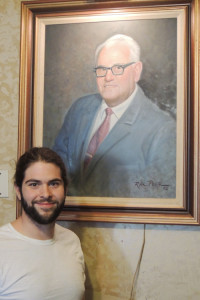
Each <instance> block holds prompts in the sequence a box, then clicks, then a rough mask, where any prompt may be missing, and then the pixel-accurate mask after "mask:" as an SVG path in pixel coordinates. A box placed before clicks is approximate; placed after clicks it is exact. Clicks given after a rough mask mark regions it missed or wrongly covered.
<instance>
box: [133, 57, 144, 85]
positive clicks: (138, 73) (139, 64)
mask: <svg viewBox="0 0 200 300" xmlns="http://www.w3.org/2000/svg"><path fill="white" fill-rule="evenodd" d="M134 70H135V82H138V81H139V80H140V76H141V74H142V62H141V61H138V62H136V63H135V65H134Z"/></svg>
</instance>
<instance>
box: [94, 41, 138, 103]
mask: <svg viewBox="0 0 200 300" xmlns="http://www.w3.org/2000/svg"><path fill="white" fill-rule="evenodd" d="M130 62H131V59H130V49H129V47H128V46H127V44H125V43H119V42H118V43H117V42H116V43H114V44H112V45H109V46H106V47H104V48H103V49H102V50H101V52H100V54H99V57H98V60H97V66H103V67H112V66H114V65H124V64H127V63H130ZM141 71H142V63H141V62H137V63H135V64H132V65H130V66H128V67H126V68H125V69H124V72H123V74H122V75H114V74H113V73H112V71H111V70H107V74H106V76H104V77H97V86H98V89H99V93H100V94H101V96H102V98H103V99H104V100H105V101H106V103H107V105H108V106H110V107H113V106H116V105H119V104H120V103H122V102H124V101H125V100H126V99H127V98H128V97H129V96H130V95H131V94H132V93H133V91H134V89H135V84H136V82H137V81H138V80H139V79H140V74H141Z"/></svg>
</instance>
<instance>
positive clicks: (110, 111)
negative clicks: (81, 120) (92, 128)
mask: <svg viewBox="0 0 200 300" xmlns="http://www.w3.org/2000/svg"><path fill="white" fill-rule="evenodd" d="M105 110H106V116H111V115H112V114H113V111H112V108H110V107H107V108H106V109H105Z"/></svg>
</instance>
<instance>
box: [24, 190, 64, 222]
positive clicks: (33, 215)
mask: <svg viewBox="0 0 200 300" xmlns="http://www.w3.org/2000/svg"><path fill="white" fill-rule="evenodd" d="M44 201H45V202H49V203H55V204H56V207H55V208H54V210H52V213H51V214H48V215H47V216H44V215H41V214H40V213H39V211H38V210H37V209H36V208H35V206H34V204H35V203H42V202H44ZM21 204H22V208H23V209H24V211H25V213H26V214H27V215H28V216H29V217H30V219H32V220H33V221H35V222H36V223H38V224H50V223H52V222H54V221H55V220H56V218H57V217H58V216H59V214H60V212H61V211H62V209H63V208H64V204H65V198H63V201H62V202H61V203H59V202H58V201H52V200H48V199H45V200H43V201H41V200H40V201H33V202H32V204H31V205H28V203H27V201H26V199H24V197H23V194H22V192H21Z"/></svg>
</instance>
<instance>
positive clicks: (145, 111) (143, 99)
mask: <svg viewBox="0 0 200 300" xmlns="http://www.w3.org/2000/svg"><path fill="white" fill-rule="evenodd" d="M137 97H138V99H137V101H138V103H140V105H141V115H142V118H143V119H144V120H147V121H148V122H149V121H150V120H151V121H152V122H153V123H154V122H155V123H159V122H170V123H173V124H175V120H174V118H173V117H172V116H171V115H170V114H169V113H168V112H167V111H165V110H163V109H161V108H160V107H159V106H158V105H157V104H156V103H154V102H153V101H152V100H151V99H149V98H148V97H147V96H146V95H145V93H144V92H143V90H142V89H141V88H139V90H138V94H137Z"/></svg>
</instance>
